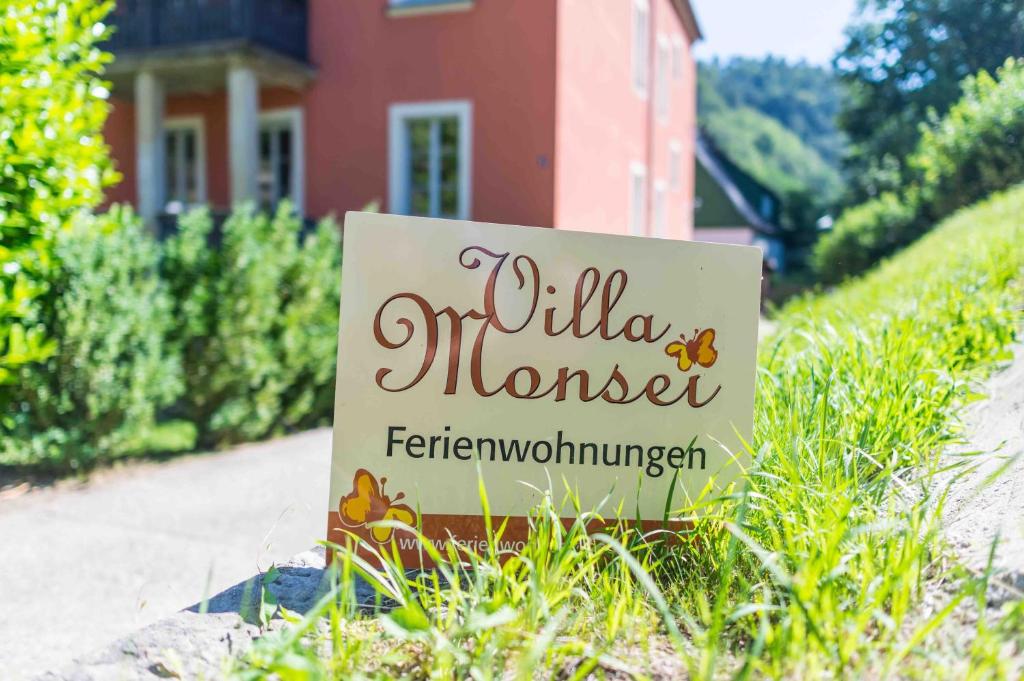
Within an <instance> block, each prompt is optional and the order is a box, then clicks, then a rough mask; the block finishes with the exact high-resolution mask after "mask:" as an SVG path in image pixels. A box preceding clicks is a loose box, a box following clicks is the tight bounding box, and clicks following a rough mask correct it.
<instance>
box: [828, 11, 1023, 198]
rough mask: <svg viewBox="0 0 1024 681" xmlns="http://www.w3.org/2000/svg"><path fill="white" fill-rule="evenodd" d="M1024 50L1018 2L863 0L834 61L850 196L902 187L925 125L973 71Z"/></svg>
mask: <svg viewBox="0 0 1024 681" xmlns="http://www.w3.org/2000/svg"><path fill="white" fill-rule="evenodd" d="M1021 55H1024V2H1021V0H861V2H860V8H859V13H858V16H857V17H856V18H855V20H854V21H853V22H852V23H851V25H850V26H849V27H848V28H847V35H846V45H845V47H844V48H843V49H842V51H841V52H840V53H839V54H838V55H837V57H836V59H835V66H836V69H837V71H838V72H839V74H840V78H841V79H842V81H843V83H844V84H845V86H846V92H847V96H846V98H845V99H844V101H843V107H842V112H841V114H840V118H839V121H840V126H841V127H842V129H843V130H844V131H845V132H846V134H847V135H848V136H849V138H850V141H851V144H852V147H851V152H850V155H849V157H848V159H847V161H846V169H847V176H848V177H849V179H850V183H851V184H850V187H851V191H850V197H849V200H851V201H856V200H861V199H863V198H866V197H870V196H876V195H878V194H880V193H882V192H884V191H894V190H897V189H898V188H899V186H900V185H901V184H903V183H904V182H905V181H906V180H907V178H908V171H909V168H908V165H907V157H908V156H909V155H910V153H911V152H912V151H913V150H914V148H915V146H916V145H917V141H918V139H919V138H920V131H919V126H920V125H921V123H922V122H923V121H926V120H928V119H929V117H930V116H942V115H943V114H945V113H946V111H947V110H948V109H949V107H950V106H951V105H952V104H953V103H954V102H955V101H957V99H959V97H960V94H961V91H960V83H961V81H963V79H964V78H966V77H967V76H968V75H970V74H973V73H977V72H979V71H982V70H986V71H993V70H995V69H996V68H997V67H999V65H1000V64H1002V63H1003V62H1004V61H1005V60H1006V59H1007V57H1014V56H1021Z"/></svg>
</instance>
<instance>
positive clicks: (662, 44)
mask: <svg viewBox="0 0 1024 681" xmlns="http://www.w3.org/2000/svg"><path fill="white" fill-rule="evenodd" d="M656 50H657V51H656V52H655V58H654V108H655V110H656V111H657V113H658V120H659V121H661V122H662V123H664V122H666V121H667V120H668V116H669V107H670V105H671V103H672V96H671V92H670V89H671V82H672V74H671V69H672V48H671V47H670V46H669V40H668V36H666V35H664V34H663V33H659V34H658V43H657V47H656Z"/></svg>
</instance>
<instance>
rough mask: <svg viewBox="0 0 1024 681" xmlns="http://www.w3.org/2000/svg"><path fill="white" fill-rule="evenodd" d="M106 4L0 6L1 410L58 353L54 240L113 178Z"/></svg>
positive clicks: (44, 1) (52, 1) (25, 1)
mask: <svg viewBox="0 0 1024 681" xmlns="http://www.w3.org/2000/svg"><path fill="white" fill-rule="evenodd" d="M112 6H113V3H111V2H97V1H96V0H5V1H4V2H3V3H0V406H2V405H3V404H4V402H5V400H6V399H7V398H9V397H10V394H9V391H8V388H5V387H4V386H3V384H8V386H9V385H10V383H12V382H13V381H14V380H15V377H16V370H17V368H18V367H20V366H24V365H25V364H28V363H31V362H35V361H41V360H44V359H45V358H46V357H47V356H49V355H50V354H52V352H53V351H54V350H55V348H56V344H55V341H54V339H53V338H52V337H51V336H49V335H48V334H47V333H46V330H45V329H44V327H43V326H42V319H41V317H42V316H43V315H44V314H45V312H43V311H42V310H41V307H45V305H46V304H47V303H45V301H43V299H44V298H45V297H46V295H47V292H48V289H49V285H48V281H49V273H50V270H51V269H52V268H53V267H55V266H56V260H55V253H54V249H55V243H56V235H57V233H58V231H59V230H60V229H61V228H62V227H65V226H66V225H68V224H69V221H70V220H71V218H72V216H73V215H74V214H75V213H77V212H79V211H81V210H83V209H88V208H91V207H93V206H95V205H97V204H98V203H99V202H100V200H101V199H102V188H103V186H104V184H106V183H109V182H111V181H112V180H113V179H114V178H115V176H114V172H113V170H112V169H111V165H110V162H109V157H108V151H107V147H106V144H105V143H104V141H103V137H102V135H101V131H102V128H103V124H104V121H105V120H106V116H107V103H106V98H107V95H108V91H107V87H106V84H105V83H104V82H103V81H102V80H101V79H100V75H99V74H101V73H102V71H103V66H104V64H105V63H106V62H107V61H108V59H109V56H108V55H107V54H106V53H104V52H103V51H102V50H100V49H99V47H98V43H99V41H100V40H101V39H102V38H103V37H104V35H105V33H106V27H105V26H104V25H103V23H102V22H103V19H104V17H105V16H106V15H107V13H108V12H109V11H110V9H111V7H112Z"/></svg>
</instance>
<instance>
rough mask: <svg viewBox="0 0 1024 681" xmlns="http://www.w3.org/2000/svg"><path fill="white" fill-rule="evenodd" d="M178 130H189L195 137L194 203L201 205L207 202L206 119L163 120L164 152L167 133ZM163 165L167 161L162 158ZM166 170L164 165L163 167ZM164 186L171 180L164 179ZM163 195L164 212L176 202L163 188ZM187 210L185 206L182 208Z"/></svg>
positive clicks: (200, 117) (180, 118)
mask: <svg viewBox="0 0 1024 681" xmlns="http://www.w3.org/2000/svg"><path fill="white" fill-rule="evenodd" d="M180 130H191V131H193V132H194V133H195V136H196V203H198V204H203V203H206V201H207V193H206V119H204V118H203V117H202V116H169V117H167V118H165V119H164V131H163V138H164V142H163V143H164V149H165V150H166V148H167V147H166V145H167V133H169V132H178V131H180ZM164 163H165V164H166V163H167V159H166V158H164ZM164 167H165V168H166V165H165V166H164ZM164 183H165V185H167V184H171V183H172V180H171V178H169V177H167V178H164ZM164 193H165V194H166V196H164V198H163V204H164V205H163V209H164V210H166V209H167V207H168V206H169V205H170V203H171V202H172V201H176V200H177V199H175V198H174V197H172V196H171V195H170V193H169V192H167V191H166V186H165V187H164ZM184 207H186V208H187V206H184Z"/></svg>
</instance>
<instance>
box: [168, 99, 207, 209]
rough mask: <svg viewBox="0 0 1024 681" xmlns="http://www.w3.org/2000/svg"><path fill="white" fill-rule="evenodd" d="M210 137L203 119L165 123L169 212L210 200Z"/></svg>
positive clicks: (196, 117)
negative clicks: (207, 181)
mask: <svg viewBox="0 0 1024 681" xmlns="http://www.w3.org/2000/svg"><path fill="white" fill-rule="evenodd" d="M205 147H206V135H205V134H204V130H203V119H202V118H201V117H199V116H187V117H181V118H169V119H167V121H165V123H164V163H165V166H164V182H165V183H166V184H165V185H164V188H165V193H164V197H165V200H166V207H165V210H166V211H167V212H168V213H180V212H182V211H183V210H184V209H185V208H187V207H188V206H193V205H195V204H198V203H203V202H204V201H206V148H205Z"/></svg>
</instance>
